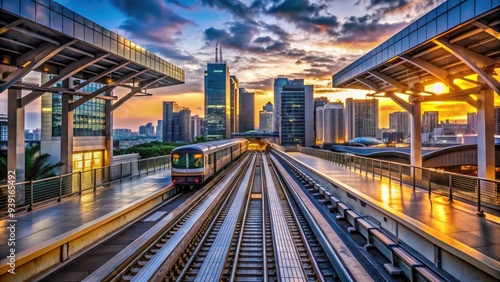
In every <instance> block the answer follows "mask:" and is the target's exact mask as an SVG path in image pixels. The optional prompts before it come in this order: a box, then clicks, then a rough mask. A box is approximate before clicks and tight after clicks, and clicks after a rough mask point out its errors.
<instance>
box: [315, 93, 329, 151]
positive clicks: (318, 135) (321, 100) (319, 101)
mask: <svg viewBox="0 0 500 282" xmlns="http://www.w3.org/2000/svg"><path fill="white" fill-rule="evenodd" d="M328 102H330V100H328V98H327V97H318V98H314V143H315V144H316V145H321V144H323V139H324V136H323V106H324V105H326V104H327V103H328ZM318 110H319V112H318Z"/></svg>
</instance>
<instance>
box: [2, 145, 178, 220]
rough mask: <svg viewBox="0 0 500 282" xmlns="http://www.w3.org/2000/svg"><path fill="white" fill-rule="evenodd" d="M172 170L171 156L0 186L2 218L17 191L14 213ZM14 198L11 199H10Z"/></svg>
mask: <svg viewBox="0 0 500 282" xmlns="http://www.w3.org/2000/svg"><path fill="white" fill-rule="evenodd" d="M167 168H170V155H163V156H159V157H153V158H147V159H139V160H136V161H131V162H126V163H120V164H116V165H111V166H104V167H100V168H95V169H91V170H86V171H79V172H73V173H67V174H61V175H57V176H53V177H48V178H44V179H39V180H32V181H23V182H17V183H9V184H4V185H0V218H1V217H4V216H6V215H8V213H7V211H8V205H7V203H8V201H9V193H12V192H11V191H15V193H14V196H15V202H16V206H15V211H21V210H28V211H30V210H32V209H33V206H34V205H40V204H45V203H50V202H60V201H61V198H67V197H71V196H73V195H77V194H78V195H82V194H83V193H85V192H94V191H96V190H97V189H101V188H104V187H108V186H109V185H110V184H111V183H113V182H116V181H120V182H122V181H123V180H125V179H132V178H133V177H135V176H139V177H140V176H141V174H142V175H148V174H149V173H150V172H153V173H154V172H156V171H157V170H162V169H167ZM11 197H12V196H11Z"/></svg>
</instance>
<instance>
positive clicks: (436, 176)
mask: <svg viewBox="0 0 500 282" xmlns="http://www.w3.org/2000/svg"><path fill="white" fill-rule="evenodd" d="M273 148H275V149H277V150H280V151H284V152H290V151H293V152H301V153H304V154H307V155H311V156H314V157H319V158H322V159H324V160H327V161H329V162H333V163H336V164H339V165H342V166H345V167H346V168H348V169H349V170H352V169H353V168H354V171H356V170H358V169H359V172H360V173H363V172H364V173H365V175H366V176H368V173H370V174H371V175H372V177H375V175H378V176H379V177H380V178H384V177H385V178H388V180H389V181H391V180H395V181H399V183H400V185H403V183H405V184H406V185H409V186H410V187H412V188H413V189H415V188H420V189H426V190H428V192H429V195H431V194H432V193H435V194H439V195H444V196H447V197H448V200H449V201H450V202H452V201H453V200H455V199H459V200H462V201H466V202H471V203H474V204H475V206H476V213H477V215H480V216H481V215H483V214H484V212H483V209H482V207H483V206H488V207H490V208H493V209H496V210H500V181H498V180H492V179H486V178H482V177H475V176H470V175H463V174H459V173H454V172H446V171H443V170H439V169H434V168H425V167H420V166H411V165H408V164H402V163H397V162H391V161H384V160H378V159H374V158H369V157H363V156H357V155H353V154H349V155H347V154H345V153H337V152H332V151H326V150H320V149H314V148H306V147H301V146H293V147H284V146H276V145H274V144H273Z"/></svg>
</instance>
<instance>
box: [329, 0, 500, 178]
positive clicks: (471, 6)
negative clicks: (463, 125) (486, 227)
mask: <svg viewBox="0 0 500 282" xmlns="http://www.w3.org/2000/svg"><path fill="white" fill-rule="evenodd" d="M499 10H500V3H499V2H498V1H490V0H487V1H483V0H468V1H459V0H450V1H446V2H445V3H443V4H441V5H439V6H438V7H436V8H435V9H433V10H432V11H430V12H429V13H427V14H426V15H424V16H422V17H421V18H419V19H418V20H416V21H414V22H413V23H411V24H410V25H409V26H407V27H405V28H404V29H403V30H401V31H400V32H398V33H396V34H395V35H394V36H392V37H391V38H389V39H388V40H386V41H385V42H384V43H382V44H381V45H379V46H378V47H376V48H375V49H373V50H372V51H370V52H368V53H367V54H365V55H364V56H362V57H360V58H359V59H357V60H356V61H355V62H353V63H352V64H350V65H348V66H347V67H345V68H344V69H343V70H341V71H339V72H338V73H336V74H334V75H333V77H332V81H333V84H332V85H333V86H334V87H340V88H358V89H366V90H367V91H368V96H373V97H380V98H390V99H392V100H393V101H394V102H396V104H398V105H399V106H400V107H401V108H403V109H404V110H405V111H407V112H408V113H410V114H411V117H412V118H411V165H414V166H422V154H421V152H422V151H421V150H422V149H421V143H422V140H421V134H420V132H421V127H422V122H421V107H422V106H421V105H422V103H425V102H435V101H456V102H457V103H458V102H462V103H468V104H470V105H471V106H473V107H474V108H476V109H477V114H478V125H477V129H478V148H479V149H478V151H477V158H478V176H479V177H483V178H488V179H494V177H495V144H494V132H493V130H491V129H492V128H493V121H494V118H493V107H494V101H495V97H494V95H495V92H496V94H497V95H499V94H500V82H499V79H500V20H499V18H500V12H499ZM436 83H440V84H443V85H444V88H445V89H446V90H447V93H443V94H437V93H435V91H434V90H433V88H432V85H435V84H436Z"/></svg>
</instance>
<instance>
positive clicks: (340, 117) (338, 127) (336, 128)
mask: <svg viewBox="0 0 500 282" xmlns="http://www.w3.org/2000/svg"><path fill="white" fill-rule="evenodd" d="M344 117H345V114H344V104H342V103H341V102H335V103H328V104H326V105H325V106H324V107H323V136H324V137H323V142H324V143H344V142H345V141H346V140H345V119H344Z"/></svg>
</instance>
